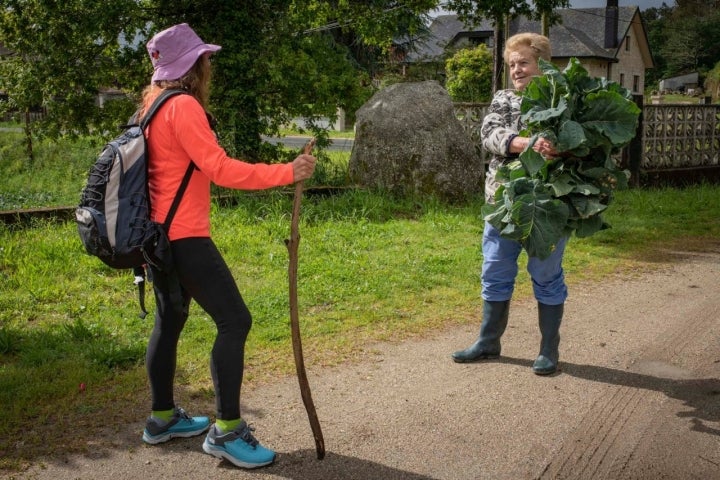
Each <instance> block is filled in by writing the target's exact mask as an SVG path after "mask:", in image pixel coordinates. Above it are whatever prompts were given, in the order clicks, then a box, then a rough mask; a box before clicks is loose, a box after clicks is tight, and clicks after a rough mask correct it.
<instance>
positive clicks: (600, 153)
mask: <svg viewBox="0 0 720 480" xmlns="http://www.w3.org/2000/svg"><path fill="white" fill-rule="evenodd" d="M539 66H540V70H541V72H542V75H538V76H537V77H535V78H533V80H532V81H531V82H530V83H529V84H528V86H527V87H526V88H525V90H524V91H523V93H522V103H521V113H522V116H521V121H522V124H523V125H524V126H525V128H524V130H523V131H521V132H520V134H521V135H523V136H527V137H530V139H531V140H530V145H529V146H528V148H527V149H525V151H523V152H522V153H521V154H520V155H519V156H518V158H517V159H516V160H513V161H511V162H508V163H506V164H504V165H503V166H502V167H500V169H498V172H497V175H496V179H497V180H498V181H499V182H500V183H501V186H500V187H499V188H498V190H497V192H496V195H495V203H494V204H487V205H485V206H484V207H483V209H482V214H483V217H484V219H485V221H487V222H490V224H492V225H493V226H494V227H495V228H497V229H498V230H500V234H501V235H502V236H503V237H506V238H511V239H514V240H517V241H518V242H520V243H522V245H523V246H524V247H525V249H526V250H527V252H528V255H530V256H536V257H540V258H547V257H548V256H550V254H551V253H552V251H553V249H554V248H555V245H556V244H557V242H558V241H559V240H560V239H561V238H562V237H564V236H570V235H571V234H572V233H573V232H574V233H575V235H576V236H577V237H588V236H590V235H592V234H594V233H596V232H597V231H599V230H601V229H604V228H608V227H609V225H608V224H607V223H606V222H605V221H604V220H603V217H602V213H603V212H604V211H605V210H606V209H607V207H608V205H610V203H611V202H612V199H613V191H614V190H615V189H618V188H627V184H628V179H629V176H630V175H629V172H627V171H625V170H622V169H620V168H619V166H618V161H617V155H618V153H619V152H620V150H621V149H622V147H624V146H626V145H627V144H628V143H629V142H630V140H632V139H633V138H634V137H635V134H636V130H637V126H638V119H639V116H640V108H639V107H638V106H637V105H636V104H635V103H634V102H633V100H632V95H631V93H630V91H629V90H627V89H626V88H623V87H622V86H620V85H619V84H617V83H615V82H610V81H607V80H606V79H605V78H595V77H591V76H590V75H589V74H588V72H587V70H586V69H585V68H583V67H582V65H581V64H580V62H579V61H578V60H577V59H576V58H572V59H570V62H569V63H568V66H567V67H566V68H565V69H564V70H563V71H560V70H559V69H558V68H557V67H556V66H555V65H553V64H552V63H550V62H546V61H544V60H542V59H540V60H539ZM540 137H542V138H545V139H547V140H550V141H551V142H553V144H554V146H555V149H556V150H557V152H558V153H559V154H558V156H555V157H552V158H545V157H543V156H542V155H541V154H540V153H538V152H536V151H534V150H533V149H532V146H533V145H534V144H535V142H536V141H537V139H538V138H540Z"/></svg>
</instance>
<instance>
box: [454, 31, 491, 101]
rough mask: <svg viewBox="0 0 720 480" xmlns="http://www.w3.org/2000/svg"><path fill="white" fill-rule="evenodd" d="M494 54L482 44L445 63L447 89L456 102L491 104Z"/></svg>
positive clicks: (463, 51)
mask: <svg viewBox="0 0 720 480" xmlns="http://www.w3.org/2000/svg"><path fill="white" fill-rule="evenodd" d="M492 63H493V62H492V52H491V51H490V50H488V48H487V47H486V46H485V45H484V44H482V45H478V46H477V47H475V48H466V49H463V50H460V51H459V52H457V53H456V54H455V55H453V56H452V57H451V58H449V59H448V61H447V62H446V63H445V71H446V73H447V82H446V83H445V88H447V91H448V93H449V94H450V97H451V98H452V99H453V101H456V102H474V103H482V102H489V101H490V98H491V97H492V74H493V64H492Z"/></svg>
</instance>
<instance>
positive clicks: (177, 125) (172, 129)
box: [145, 95, 293, 240]
mask: <svg viewBox="0 0 720 480" xmlns="http://www.w3.org/2000/svg"><path fill="white" fill-rule="evenodd" d="M145 137H146V138H147V143H148V153H149V155H150V159H149V164H148V165H149V167H148V176H149V188H150V202H151V208H152V211H151V219H152V220H154V221H156V222H160V223H162V222H164V221H165V217H166V216H167V213H168V211H169V210H170V205H171V204H172V201H173V199H174V198H175V194H176V193H177V190H178V187H179V186H180V183H181V181H182V178H183V176H184V175H185V171H186V170H187V168H188V165H189V164H190V161H192V162H194V163H195V166H196V167H197V170H195V171H194V173H193V175H192V177H191V179H190V183H189V184H188V187H187V190H186V191H185V194H184V195H183V198H182V201H181V202H180V206H179V208H178V210H177V212H176V214H175V218H174V219H173V221H172V224H171V226H170V231H169V234H168V237H169V238H170V240H178V239H181V238H188V237H209V236H210V183H211V182H212V183H215V184H216V185H219V186H222V187H227V188H235V189H241V190H260V189H266V188H271V187H278V186H281V185H289V184H291V183H293V169H292V164H290V163H285V164H272V165H269V164H263V163H258V164H251V163H247V162H243V161H240V160H236V159H233V158H231V157H229V156H228V155H227V153H225V150H224V149H223V148H222V147H221V146H220V145H219V144H218V142H217V138H216V137H215V134H214V132H213V131H212V129H211V128H210V125H209V123H208V120H207V117H206V115H205V111H204V109H203V107H202V106H201V105H200V103H199V102H198V101H197V100H196V99H195V98H193V97H192V96H190V95H177V96H174V97H172V98H170V99H168V100H167V101H166V102H165V104H164V105H163V106H162V107H160V110H158V112H157V113H156V114H155V116H154V117H153V119H152V121H151V122H150V125H149V126H148V127H147V128H146V129H145Z"/></svg>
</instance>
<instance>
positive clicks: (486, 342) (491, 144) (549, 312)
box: [452, 33, 567, 375]
mask: <svg viewBox="0 0 720 480" xmlns="http://www.w3.org/2000/svg"><path fill="white" fill-rule="evenodd" d="M550 50H551V48H550V41H549V40H548V39H547V37H545V36H542V35H538V34H535V33H520V34H517V35H514V36H512V37H510V38H509V39H508V40H507V42H506V46H505V52H504V58H505V62H506V63H507V65H508V68H509V70H510V78H511V80H512V83H513V86H514V87H515V88H514V89H510V90H500V91H498V92H497V93H496V94H495V96H494V98H493V100H492V103H491V105H490V108H489V111H488V114H487V116H486V117H485V119H484V120H483V124H482V128H481V137H482V142H483V147H484V148H485V149H486V150H487V151H489V152H491V153H492V154H493V158H492V160H491V161H490V166H489V172H488V175H487V179H486V182H485V197H486V201H487V202H488V203H494V202H495V198H494V197H495V191H496V190H497V187H498V185H499V184H498V182H497V181H496V180H495V174H496V172H497V169H498V167H499V166H500V165H501V164H503V163H505V162H508V161H511V160H513V159H515V158H516V157H517V156H518V154H520V153H521V152H522V151H523V150H525V149H526V148H527V147H528V145H529V143H530V138H527V137H521V136H520V135H519V132H520V131H521V129H522V125H521V122H520V102H521V97H520V95H519V94H520V93H521V92H522V91H523V90H524V89H525V87H526V86H527V85H528V83H529V82H530V80H531V79H532V78H533V77H534V76H537V75H539V74H540V68H539V66H538V59H539V58H542V59H544V60H547V61H550ZM532 148H533V149H534V150H535V151H537V152H539V153H541V154H542V155H544V156H547V157H551V156H554V155H557V152H556V151H555V149H554V148H553V145H552V144H551V143H550V142H548V141H547V140H546V139H544V138H539V139H538V140H537V142H535V144H534V145H533V147H532ZM566 243H567V238H566V237H565V238H562V239H561V240H560V241H559V242H558V243H557V245H556V246H555V249H554V251H553V252H552V254H551V255H550V257H548V258H547V259H545V260H540V259H539V258H537V257H530V258H528V262H527V270H528V272H529V273H530V277H531V279H532V287H533V293H534V294H535V298H536V299H537V302H538V321H539V324H540V334H541V340H540V353H539V354H538V356H537V359H536V360H535V362H534V364H533V367H532V368H533V372H535V373H536V374H538V375H549V374H552V373H554V372H555V371H557V368H558V360H559V352H558V347H559V344H560V333H559V331H560V323H561V321H562V317H563V305H564V303H565V299H566V298H567V286H566V285H565V277H564V274H563V268H562V259H563V253H564V251H565V245H566ZM521 250H522V246H521V245H520V243H518V242H516V241H514V240H509V239H507V238H504V237H502V236H500V232H499V231H498V230H497V229H496V228H495V227H493V226H492V225H490V223H488V222H485V228H484V231H483V239H482V252H483V264H482V275H481V286H482V291H481V294H482V298H483V318H482V323H481V325H480V335H479V338H478V339H477V341H475V343H473V344H472V345H471V346H470V347H468V348H466V349H465V350H460V351H457V352H455V353H453V354H452V358H453V360H454V361H456V362H459V363H463V362H472V361H476V360H483V359H490V358H497V357H499V356H500V338H501V337H502V335H503V333H504V332H505V328H506V327H507V323H508V313H509V307H510V298H511V297H512V294H513V290H514V287H515V277H516V276H517V273H518V256H519V255H520V252H521Z"/></svg>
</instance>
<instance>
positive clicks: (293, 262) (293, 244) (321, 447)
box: [285, 138, 325, 460]
mask: <svg viewBox="0 0 720 480" xmlns="http://www.w3.org/2000/svg"><path fill="white" fill-rule="evenodd" d="M314 145H315V139H314V138H312V139H310V141H309V142H308V143H307V144H306V145H305V148H304V149H303V153H305V154H309V153H310V152H311V151H312V149H313V146H314ZM303 183H304V182H303V181H299V182H297V183H296V184H295V195H294V197H293V210H292V220H291V222H290V238H289V239H288V240H285V245H286V246H287V249H288V254H289V255H290V263H289V266H288V280H289V282H290V330H291V333H292V346H293V354H294V356H295V370H296V371H297V377H298V383H299V384H300V395H301V396H302V400H303V404H305V410H306V411H307V415H308V419H309V420H310V428H311V429H312V432H313V436H314V437H315V451H316V452H317V458H318V460H322V459H323V458H324V457H325V440H323V434H322V430H321V429H320V421H319V420H318V416H317V412H316V411H315V404H314V403H313V399H312V394H311V393H310V384H309V383H308V379H307V374H306V373H305V361H304V360H303V352H302V342H301V340H300V319H299V316H298V297H297V270H298V244H299V243H300V233H299V230H298V223H299V220H300V202H301V201H302V195H303Z"/></svg>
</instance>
